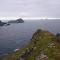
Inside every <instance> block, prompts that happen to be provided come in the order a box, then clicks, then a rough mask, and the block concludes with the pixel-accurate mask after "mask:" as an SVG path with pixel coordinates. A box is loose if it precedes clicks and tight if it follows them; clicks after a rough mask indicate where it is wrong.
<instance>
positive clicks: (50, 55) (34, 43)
mask: <svg viewBox="0 0 60 60" xmlns="http://www.w3.org/2000/svg"><path fill="white" fill-rule="evenodd" d="M59 37H60V35H57V36H56V35H54V34H52V33H51V32H49V31H45V30H41V29H38V30H37V31H36V32H35V33H34V34H33V36H32V39H31V42H30V43H29V44H28V45H27V46H26V47H25V48H22V49H20V50H18V51H16V52H14V53H11V54H9V55H7V56H5V57H3V58H1V59H0V60H60V43H59V42H58V41H59V40H60V38H59Z"/></svg>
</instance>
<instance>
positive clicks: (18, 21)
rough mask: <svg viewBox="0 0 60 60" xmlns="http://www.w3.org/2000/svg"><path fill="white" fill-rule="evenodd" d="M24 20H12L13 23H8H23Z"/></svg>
mask: <svg viewBox="0 0 60 60" xmlns="http://www.w3.org/2000/svg"><path fill="white" fill-rule="evenodd" d="M23 22H24V21H23V19H22V18H19V19H17V20H11V21H8V23H23Z"/></svg>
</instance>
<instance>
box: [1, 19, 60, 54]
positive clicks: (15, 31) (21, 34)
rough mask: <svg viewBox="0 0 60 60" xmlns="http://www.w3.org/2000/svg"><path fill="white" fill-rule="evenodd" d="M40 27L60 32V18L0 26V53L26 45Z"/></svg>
mask: <svg viewBox="0 0 60 60" xmlns="http://www.w3.org/2000/svg"><path fill="white" fill-rule="evenodd" d="M40 28H42V29H45V30H49V31H51V32H52V33H55V34H56V33H58V32H60V20H44V21H42V20H40V21H39V20H37V21H25V22H24V23H20V24H11V25H10V26H3V27H0V55H1V54H5V53H9V52H12V51H14V50H15V49H17V48H22V47H24V46H26V45H27V43H28V42H30V39H31V38H32V35H33V33H34V32H35V31H36V30H37V29H40Z"/></svg>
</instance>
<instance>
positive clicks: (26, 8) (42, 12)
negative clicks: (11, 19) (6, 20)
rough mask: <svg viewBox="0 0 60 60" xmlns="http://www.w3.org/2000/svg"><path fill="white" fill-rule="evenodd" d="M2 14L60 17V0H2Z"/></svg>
mask: <svg viewBox="0 0 60 60" xmlns="http://www.w3.org/2000/svg"><path fill="white" fill-rule="evenodd" d="M0 8H1V9H0V16H23V17H25V16H26V17H29V16H32V17H40V16H47V17H60V0H0Z"/></svg>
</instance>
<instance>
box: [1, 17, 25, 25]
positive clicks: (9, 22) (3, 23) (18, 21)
mask: <svg viewBox="0 0 60 60" xmlns="http://www.w3.org/2000/svg"><path fill="white" fill-rule="evenodd" d="M11 23H24V20H23V19H22V18H19V19H16V20H10V21H8V22H2V21H1V20H0V26H9V25H10V24H11Z"/></svg>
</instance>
